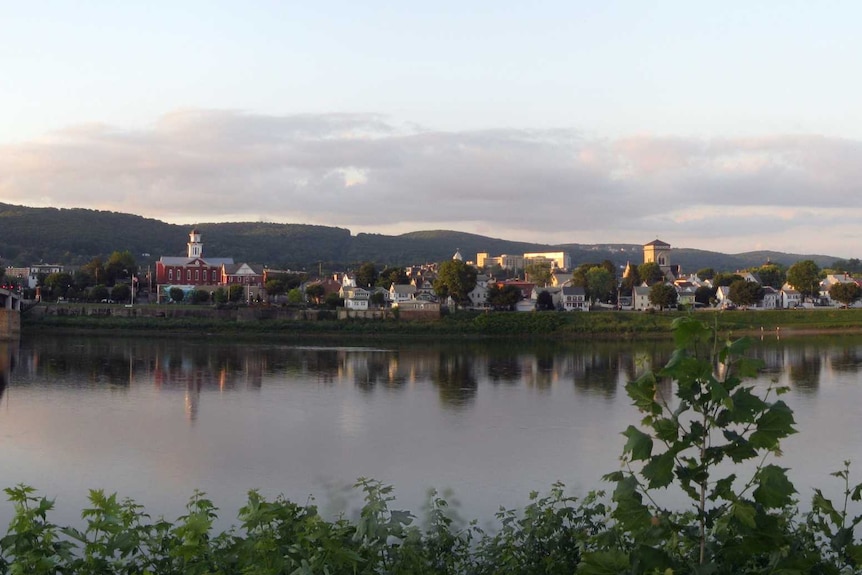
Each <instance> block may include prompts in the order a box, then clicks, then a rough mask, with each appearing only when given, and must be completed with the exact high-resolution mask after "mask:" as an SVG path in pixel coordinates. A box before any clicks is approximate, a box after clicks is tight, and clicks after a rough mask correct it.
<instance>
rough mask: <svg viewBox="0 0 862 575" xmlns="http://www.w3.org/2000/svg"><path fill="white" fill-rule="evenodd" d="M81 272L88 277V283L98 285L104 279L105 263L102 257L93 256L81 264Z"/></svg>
mask: <svg viewBox="0 0 862 575" xmlns="http://www.w3.org/2000/svg"><path fill="white" fill-rule="evenodd" d="M81 272H82V273H84V274H85V275H87V276H88V277H89V281H90V285H98V284H100V283H102V282H104V281H105V265H104V264H103V263H102V258H93V259H92V260H90V261H89V263H87V264H85V265H83V266H81Z"/></svg>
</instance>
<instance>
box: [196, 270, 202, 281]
mask: <svg viewBox="0 0 862 575" xmlns="http://www.w3.org/2000/svg"><path fill="white" fill-rule="evenodd" d="M200 279H201V270H195V281H200Z"/></svg>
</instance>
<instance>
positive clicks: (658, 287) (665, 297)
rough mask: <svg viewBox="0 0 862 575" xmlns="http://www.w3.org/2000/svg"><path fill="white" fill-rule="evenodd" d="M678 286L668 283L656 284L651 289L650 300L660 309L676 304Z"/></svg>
mask: <svg viewBox="0 0 862 575" xmlns="http://www.w3.org/2000/svg"><path fill="white" fill-rule="evenodd" d="M676 299H677V293H676V288H674V287H673V286H672V285H668V284H664V283H661V284H655V285H654V286H652V287H651V288H650V290H649V302H650V303H651V304H652V305H657V306H658V308H659V310H663V309H664V308H666V307H673V306H675V305H676Z"/></svg>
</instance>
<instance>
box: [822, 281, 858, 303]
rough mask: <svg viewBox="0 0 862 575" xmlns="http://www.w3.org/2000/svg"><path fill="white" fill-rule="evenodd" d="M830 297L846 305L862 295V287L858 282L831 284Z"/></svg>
mask: <svg viewBox="0 0 862 575" xmlns="http://www.w3.org/2000/svg"><path fill="white" fill-rule="evenodd" d="M829 297H830V298H831V299H833V300H835V301H837V302H840V303H842V304H844V305H850V304H852V303H853V302H855V301H857V300H858V299H859V298H860V297H862V288H860V287H859V284H857V283H856V282H839V283H834V284H832V285H831V286H829Z"/></svg>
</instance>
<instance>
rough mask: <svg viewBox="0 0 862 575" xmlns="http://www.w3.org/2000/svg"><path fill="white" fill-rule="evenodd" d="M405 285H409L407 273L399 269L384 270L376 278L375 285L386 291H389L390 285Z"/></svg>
mask: <svg viewBox="0 0 862 575" xmlns="http://www.w3.org/2000/svg"><path fill="white" fill-rule="evenodd" d="M407 283H410V280H409V278H408V277H407V272H406V271H404V268H400V267H392V268H384V269H383V271H381V272H380V275H378V276H377V285H378V286H379V287H382V288H386V289H389V286H391V285H392V284H396V285H404V284H407Z"/></svg>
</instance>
